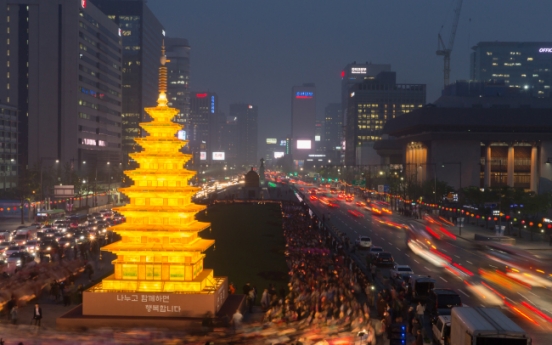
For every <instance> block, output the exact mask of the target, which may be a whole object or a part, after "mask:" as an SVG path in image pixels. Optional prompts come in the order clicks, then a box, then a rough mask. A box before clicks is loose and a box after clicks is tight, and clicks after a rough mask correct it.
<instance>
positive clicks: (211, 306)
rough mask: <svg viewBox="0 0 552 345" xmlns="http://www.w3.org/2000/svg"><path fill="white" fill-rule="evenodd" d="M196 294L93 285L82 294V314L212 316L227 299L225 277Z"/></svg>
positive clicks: (217, 279)
mask: <svg viewBox="0 0 552 345" xmlns="http://www.w3.org/2000/svg"><path fill="white" fill-rule="evenodd" d="M214 279H215V282H216V286H214V287H212V288H206V289H204V290H202V291H200V292H196V293H182V292H136V291H109V290H104V289H103V288H102V283H99V284H96V285H94V286H92V287H91V288H89V289H88V290H86V291H84V292H83V303H82V315H84V316H104V317H107V316H128V317H146V318H160V319H166V318H171V317H177V318H182V317H192V318H197V317H203V316H205V314H206V313H207V312H210V313H211V315H216V314H217V312H218V311H219V310H220V308H221V307H222V305H223V304H224V302H225V301H226V298H227V297H228V278H227V277H215V278H214Z"/></svg>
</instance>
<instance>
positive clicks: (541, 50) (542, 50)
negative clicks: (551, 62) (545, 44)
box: [539, 48, 552, 53]
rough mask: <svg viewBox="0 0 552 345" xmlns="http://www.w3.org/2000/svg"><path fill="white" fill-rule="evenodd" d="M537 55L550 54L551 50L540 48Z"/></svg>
mask: <svg viewBox="0 0 552 345" xmlns="http://www.w3.org/2000/svg"><path fill="white" fill-rule="evenodd" d="M539 53H552V48H541V49H539Z"/></svg>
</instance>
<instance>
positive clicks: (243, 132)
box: [230, 103, 259, 167]
mask: <svg viewBox="0 0 552 345" xmlns="http://www.w3.org/2000/svg"><path fill="white" fill-rule="evenodd" d="M230 117H231V118H235V119H236V121H237V137H238V141H237V148H238V150H237V164H238V166H245V167H248V166H256V164H257V162H258V152H257V145H258V143H257V140H258V117H259V107H258V106H256V105H253V104H243V103H235V104H230Z"/></svg>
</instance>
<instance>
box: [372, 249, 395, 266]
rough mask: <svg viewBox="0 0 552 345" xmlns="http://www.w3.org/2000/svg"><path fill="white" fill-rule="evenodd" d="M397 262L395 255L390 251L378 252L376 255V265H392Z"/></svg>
mask: <svg viewBox="0 0 552 345" xmlns="http://www.w3.org/2000/svg"><path fill="white" fill-rule="evenodd" d="M394 263H395V259H393V255H391V253H388V252H381V253H378V254H377V255H376V256H375V257H374V264H375V265H376V266H392V265H393V264H394Z"/></svg>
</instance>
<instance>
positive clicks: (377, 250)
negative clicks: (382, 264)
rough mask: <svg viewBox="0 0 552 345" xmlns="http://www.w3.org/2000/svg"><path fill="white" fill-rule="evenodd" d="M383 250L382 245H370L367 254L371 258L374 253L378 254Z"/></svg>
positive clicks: (374, 255) (373, 256)
mask: <svg viewBox="0 0 552 345" xmlns="http://www.w3.org/2000/svg"><path fill="white" fill-rule="evenodd" d="M381 252H383V248H382V247H378V246H371V247H370V249H369V250H368V255H370V256H371V257H372V259H373V258H375V257H376V255H378V254H379V253H381Z"/></svg>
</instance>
